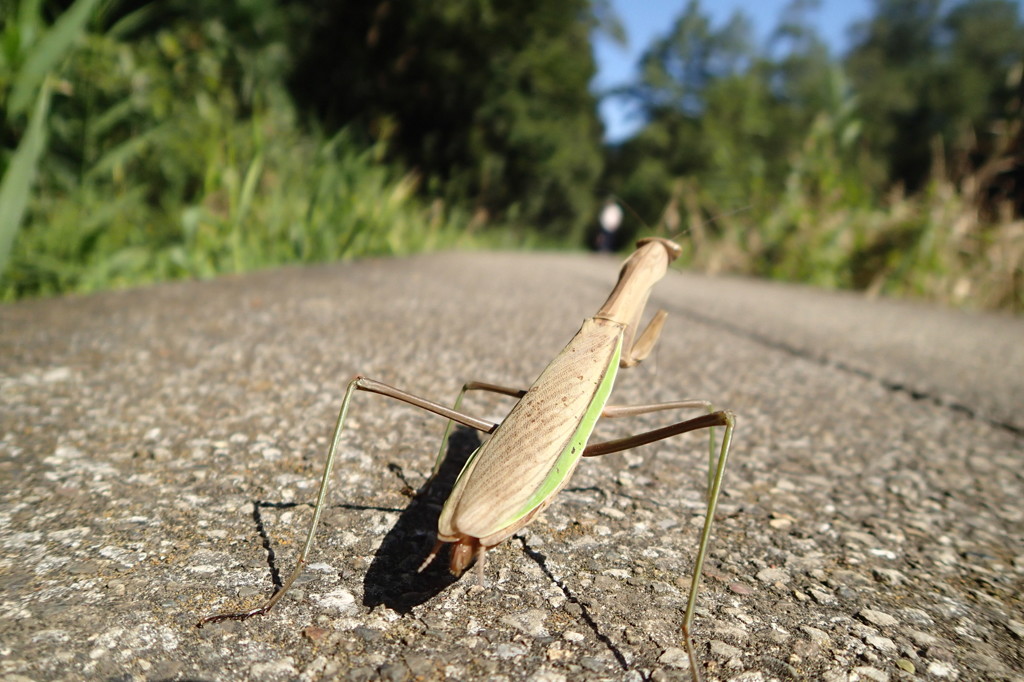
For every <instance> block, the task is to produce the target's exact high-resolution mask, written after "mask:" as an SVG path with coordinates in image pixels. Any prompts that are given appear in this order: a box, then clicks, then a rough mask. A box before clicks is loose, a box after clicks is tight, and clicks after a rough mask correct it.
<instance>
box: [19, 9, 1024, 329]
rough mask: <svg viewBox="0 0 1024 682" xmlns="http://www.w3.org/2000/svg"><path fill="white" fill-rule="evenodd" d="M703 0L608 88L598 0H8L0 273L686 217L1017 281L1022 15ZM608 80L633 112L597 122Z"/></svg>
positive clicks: (45, 288) (924, 282) (990, 302)
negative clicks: (611, 212) (763, 6)
mask: <svg viewBox="0 0 1024 682" xmlns="http://www.w3.org/2000/svg"><path fill="white" fill-rule="evenodd" d="M813 11H814V6H813V3H812V2H808V1H807V0H796V1H795V2H794V3H793V4H792V5H791V6H790V7H789V9H788V10H787V11H786V12H785V13H784V14H783V15H782V16H781V17H780V18H779V23H778V26H777V28H776V30H775V32H774V33H773V34H772V36H771V38H770V40H769V41H768V42H767V43H765V44H755V42H754V41H753V39H752V30H751V26H750V25H749V23H748V21H747V20H746V19H745V18H744V17H743V16H742V15H737V16H736V17H734V18H733V19H732V20H731V21H729V22H727V23H726V24H724V25H721V26H716V25H713V24H712V23H711V22H710V21H709V19H708V18H707V14H706V13H705V12H704V10H703V9H702V7H701V5H700V4H699V3H698V2H696V1H694V2H691V3H690V4H689V5H688V6H687V7H685V8H684V9H683V10H682V12H681V13H680V15H679V17H678V19H677V20H676V22H675V23H674V24H673V25H671V26H667V27H666V31H665V33H664V35H662V36H661V37H660V38H659V39H658V40H656V41H655V42H654V43H652V44H651V45H650V46H648V48H647V50H646V52H645V54H644V56H643V58H642V59H641V62H640V64H638V70H637V73H638V76H637V78H636V80H635V82H634V83H632V84H630V85H629V86H626V87H623V88H621V89H618V90H616V91H615V92H608V93H595V92H593V91H592V89H591V82H592V80H593V76H594V73H595V67H594V61H593V57H592V54H591V49H590V41H591V39H592V37H593V36H595V35H597V34H603V35H610V36H616V35H621V28H620V27H619V24H618V21H617V19H616V17H615V16H614V15H613V13H612V12H611V10H610V7H609V5H608V4H607V3H606V2H603V1H602V0H593V1H592V2H591V1H588V0H568V1H566V2H560V3H550V2H543V1H542V0H516V1H512V2H508V1H505V2H499V1H498V0H472V1H466V2H449V3H419V2H414V1H413V0H359V1H356V0H353V1H352V2H345V3H335V2H329V1H328V0H305V1H302V2H288V3H286V2H283V1H281V0H230V1H228V2H224V3H212V4H211V3H205V4H204V3H200V4H198V5H197V4H196V3H190V2H186V1H185V0H163V1H161V2H146V1H145V0H132V1H129V0H120V1H118V0H74V1H64V2H47V1H45V0H12V1H11V2H8V3H4V5H3V8H2V9H0V24H2V27H0V111H2V120H0V296H2V298H3V299H4V300H15V299H19V298H24V297H31V296H40V295H55V294H62V293H67V292H88V291H96V290H101V289H106V288H110V287H123V286H134V285H138V284H141V283H147V282H153V281H161V280H167V279H174V278H183V277H190V278H201V277H212V276H215V275H217V274H219V273H227V272H244V271H249V270H252V269H256V268H265V267H272V266H275V265H279V264H284V263H303V262H318V261H334V260H339V259H345V258H355V257H360V256H365V255H380V254H402V253H411V252H416V251H422V250H429V249H437V248H447V247H453V246H473V247H490V246H502V247H530V246H533V247H536V246H544V247H546V248H581V247H585V246H588V245H590V244H592V243H593V236H594V228H595V224H596V214H597V211H598V210H599V208H600V205H601V203H602V202H603V201H604V200H605V198H607V197H615V198H616V199H617V200H618V201H619V202H620V203H621V204H622V205H623V207H624V208H626V211H627V220H626V222H625V224H624V225H623V228H622V230H621V233H620V235H619V237H620V238H619V242H620V245H621V246H622V247H624V248H628V247H629V245H630V243H631V241H632V239H633V238H634V237H636V236H638V235H639V234H641V233H649V232H652V231H657V232H660V233H661V234H668V235H677V234H682V235H683V236H682V237H680V239H679V241H680V242H681V243H682V244H683V245H684V247H685V254H684V262H685V263H686V264H687V265H688V266H690V267H695V268H699V269H702V270H705V271H708V272H713V273H742V274H752V275H757V276H765V277H772V278H777V279H786V280H791V281H799V282H807V283H811V284H814V285H817V286H824V287H835V288H849V289H857V290H863V291H867V292H869V293H884V294H889V295H897V296H911V297H918V298H923V299H927V300H934V301H940V302H943V303H947V304H953V305H961V306H967V307H973V308H987V309H1002V310H1007V311H1013V312H1018V313H1019V312H1021V311H1024V131H1022V121H1024V108H1022V100H1024V83H1022V71H1024V52H1022V49H1021V47H1020V46H1021V45H1024V20H1022V17H1021V8H1020V5H1019V4H1018V3H1016V2H1013V1H1012V0H966V1H961V2H957V3H942V2H938V0H876V2H875V4H874V10H873V15H872V16H871V17H870V18H869V19H868V20H866V21H865V22H864V23H862V24H860V25H858V26H855V27H851V30H852V31H853V33H852V36H853V40H852V47H851V49H850V51H849V52H848V53H846V54H843V55H835V54H832V53H830V51H829V50H828V48H827V47H826V46H825V45H824V44H823V43H822V42H821V40H820V38H819V37H818V36H817V35H816V34H815V33H814V31H813V30H812V29H811V28H810V22H809V18H810V17H811V16H812V14H811V13H813ZM601 97H617V98H622V99H624V100H625V101H627V102H628V103H630V104H631V106H632V108H633V109H634V110H635V111H636V115H637V116H638V117H639V120H640V121H642V127H641V128H640V130H639V132H638V133H637V134H636V135H635V136H633V137H631V138H630V139H628V140H625V141H622V142H618V143H616V144H605V143H603V142H602V134H603V131H602V128H601V124H600V122H599V119H598V117H597V104H598V102H599V99H600V98H601Z"/></svg>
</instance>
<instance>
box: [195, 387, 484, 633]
mask: <svg viewBox="0 0 1024 682" xmlns="http://www.w3.org/2000/svg"><path fill="white" fill-rule="evenodd" d="M356 391H366V392H368V393H377V394H379V395H383V396H387V397H389V398H394V399H395V400H400V401H401V402H404V403H407V404H409V405H412V406H413V407H418V408H420V409H423V410H426V411H427V412H433V413H434V414H437V415H440V416H442V417H447V418H448V420H449V422H448V424H449V426H451V422H452V421H457V422H459V423H460V424H463V425H465V426H468V427H470V428H474V429H478V430H480V431H492V430H494V428H496V425H495V424H492V423H491V422H489V421H485V420H483V419H477V418H476V417H471V416H469V415H467V414H463V413H461V412H459V411H458V410H451V409H448V408H447V407H445V406H443V405H441V404H439V403H435V402H433V401H430V400H426V399H425V398H420V397H419V396H416V395H413V394H412V393H407V392H405V391H402V390H401V389H397V388H395V387H394V386H388V385H387V384H382V383H381V382H379V381H374V380H373V379H368V378H366V377H362V376H356V377H355V378H353V379H352V381H350V382H349V384H348V388H347V389H346V390H345V397H344V398H343V399H342V401H341V409H340V410H339V411H338V420H337V422H336V423H335V425H334V436H333V437H332V439H331V447H330V449H329V450H328V451H327V461H326V462H325V463H324V470H323V474H322V475H321V477H320V488H319V490H318V491H317V496H316V505H315V506H314V507H313V518H312V520H311V521H310V523H309V531H308V532H307V534H306V541H305V544H304V545H303V546H302V551H301V552H299V558H298V562H297V563H296V566H295V568H294V569H293V570H292V572H291V573H290V574H289V575H288V578H287V579H286V580H285V581H284V583H282V584H281V587H280V588H279V589H278V590H277V591H275V592H274V593H273V594H272V595H271V596H270V598H269V599H267V601H266V602H265V603H264V604H263V605H262V606H259V607H257V608H255V609H250V610H248V611H239V612H235V613H220V614H216V615H213V616H207V617H206V618H203V619H202V620H200V621H199V622H198V623H196V627H203V626H204V625H206V624H207V623H218V622H220V621H224V620H245V619H246V618H251V617H252V616H259V615H262V614H264V613H266V612H267V611H269V610H270V609H272V608H273V607H274V605H275V604H276V603H277V602H278V601H280V600H281V597H283V596H284V593H285V592H287V591H288V588H290V587H291V586H292V583H294V582H295V580H296V578H298V577H299V576H300V575H301V574H302V571H303V570H304V568H305V566H306V561H307V560H308V559H309V552H310V550H311V549H312V548H313V538H314V537H315V536H316V528H317V526H318V525H319V523H320V516H321V514H322V513H323V510H324V506H325V502H326V500H327V491H328V488H329V484H330V481H331V472H332V471H333V470H334V462H335V460H336V459H337V455H338V445H339V443H340V442H341V433H342V430H343V429H344V427H345V417H346V416H348V408H349V403H351V401H352V396H353V395H355V392H356Z"/></svg>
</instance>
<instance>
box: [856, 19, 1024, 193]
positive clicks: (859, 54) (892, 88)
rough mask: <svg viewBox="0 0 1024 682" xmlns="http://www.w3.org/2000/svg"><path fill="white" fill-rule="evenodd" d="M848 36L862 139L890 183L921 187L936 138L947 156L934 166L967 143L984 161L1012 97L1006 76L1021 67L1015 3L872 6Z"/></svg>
mask: <svg viewBox="0 0 1024 682" xmlns="http://www.w3.org/2000/svg"><path fill="white" fill-rule="evenodd" d="M854 35H855V41H854V47H853V49H852V50H851V52H850V54H849V56H848V57H847V59H846V62H845V67H846V70H847V72H848V74H849V76H850V79H851V82H852V84H853V87H854V89H855V90H856V92H857V93H858V95H859V97H860V100H861V108H862V111H863V112H864V118H865V137H866V140H867V141H868V143H869V144H870V145H871V147H872V149H873V150H874V153H875V154H876V155H877V156H880V157H882V158H885V159H886V160H887V162H888V167H889V179H890V181H891V182H895V183H900V184H902V185H903V186H904V187H906V189H907V190H909V191H911V192H913V191H916V190H918V189H920V188H921V187H922V186H923V184H924V183H925V181H926V180H927V179H928V177H929V174H930V172H931V168H932V164H933V161H935V160H936V159H934V158H933V157H934V148H933V144H934V142H935V141H936V140H938V141H940V142H941V143H942V145H943V148H944V150H945V152H946V156H947V158H945V159H939V160H940V161H946V162H949V161H951V160H952V158H953V156H954V155H955V154H956V153H957V148H958V147H959V148H963V146H964V145H963V141H964V140H965V136H966V137H967V138H973V140H978V141H979V144H978V146H977V147H976V149H975V153H976V154H978V153H980V156H981V157H984V156H985V152H984V149H985V148H986V140H990V133H989V131H988V130H987V128H988V127H989V122H990V121H992V120H993V117H998V116H1002V115H1004V113H1005V107H1006V105H1007V103H1008V102H1009V101H1010V98H1011V97H1012V90H1011V89H1010V88H1009V87H1008V86H1007V74H1008V72H1009V70H1010V69H1011V68H1012V67H1013V65H1014V64H1015V63H1019V62H1020V60H1021V59H1022V52H1021V45H1024V26H1022V24H1021V19H1020V16H1019V10H1018V7H1017V5H1016V4H1015V3H1013V2H1011V1H1010V0H968V1H967V2H962V3H959V4H957V5H955V6H953V7H952V8H951V9H950V10H949V11H948V12H947V13H945V14H943V13H942V3H941V2H940V0H875V11H874V14H873V16H872V17H871V18H870V19H869V20H868V21H866V22H863V23H861V24H859V25H858V26H856V27H855V30H854ZM973 140H972V141H970V142H968V143H967V144H968V146H972V147H973V146H974V143H973ZM981 161H982V159H981V158H978V157H976V158H975V163H979V162H981Z"/></svg>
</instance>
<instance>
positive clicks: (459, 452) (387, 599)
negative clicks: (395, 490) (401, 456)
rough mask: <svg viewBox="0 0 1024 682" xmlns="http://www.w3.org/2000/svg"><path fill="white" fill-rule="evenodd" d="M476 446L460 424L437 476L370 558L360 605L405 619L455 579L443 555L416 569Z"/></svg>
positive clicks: (477, 441)
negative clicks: (378, 607)
mask: <svg viewBox="0 0 1024 682" xmlns="http://www.w3.org/2000/svg"><path fill="white" fill-rule="evenodd" d="M479 445H480V437H479V435H478V434H477V432H476V431H474V430H473V429H469V428H466V427H463V426H459V427H457V428H456V429H455V430H454V431H453V432H452V435H451V437H450V438H449V440H448V452H447V453H446V455H445V458H444V461H443V462H442V463H441V468H440V469H439V470H438V472H437V475H436V476H434V478H433V479H432V480H431V481H430V482H429V484H428V485H427V486H425V488H424V490H422V491H421V492H419V493H418V494H416V495H415V496H414V497H413V498H412V501H411V502H410V503H409V506H408V507H406V509H405V511H403V512H402V515H401V516H400V517H399V518H398V521H397V523H395V525H394V527H393V528H392V529H391V530H390V531H388V534H387V535H386V536H384V540H383V541H382V542H381V544H380V548H379V549H378V550H377V553H376V554H375V555H374V557H373V561H372V562H371V563H370V567H369V569H367V571H366V576H365V577H364V579H363V605H364V606H367V607H369V608H371V609H372V608H374V607H377V606H380V605H382V604H383V605H384V606H387V607H388V608H389V609H392V610H394V611H396V612H398V613H401V614H403V615H404V614H406V613H409V612H410V611H411V610H412V609H413V608H414V607H416V606H419V605H420V604H422V603H424V602H426V601H429V600H430V599H432V598H433V597H434V596H436V595H437V594H439V593H440V592H442V591H443V590H444V589H446V588H447V587H448V586H449V585H452V584H453V583H454V582H455V581H457V580H458V578H457V577H455V576H454V575H452V574H451V572H450V571H449V570H448V557H447V552H445V551H442V552H440V553H438V555H437V557H436V558H435V559H434V561H433V562H431V564H430V565H429V566H427V567H426V568H424V569H423V571H419V570H418V569H419V568H420V566H421V565H422V563H423V561H424V559H426V558H427V556H428V555H429V554H430V550H431V549H432V548H433V546H434V541H435V539H436V537H437V520H438V518H439V517H440V516H441V508H442V507H443V506H444V501H445V500H446V499H448V495H450V494H451V491H452V488H453V487H454V486H455V479H456V478H458V475H459V472H460V471H462V467H463V465H464V464H465V463H466V460H468V459H469V456H470V455H471V454H472V453H473V451H474V450H476V448H477V447H479ZM389 468H390V469H391V470H392V471H393V472H395V473H396V475H397V476H398V477H399V478H401V479H402V480H403V481H404V480H405V479H404V476H403V474H402V469H401V467H400V466H398V465H397V464H390V465H389Z"/></svg>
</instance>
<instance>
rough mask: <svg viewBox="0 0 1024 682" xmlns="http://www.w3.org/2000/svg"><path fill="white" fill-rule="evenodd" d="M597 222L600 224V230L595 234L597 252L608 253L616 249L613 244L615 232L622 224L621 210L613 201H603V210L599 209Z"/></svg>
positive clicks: (615, 245) (616, 245)
mask: <svg viewBox="0 0 1024 682" xmlns="http://www.w3.org/2000/svg"><path fill="white" fill-rule="evenodd" d="M597 221H598V222H599V223H600V224H601V230H600V231H599V232H598V233H597V250H598V251H601V252H603V253H610V252H612V251H614V250H615V249H616V248H617V247H618V244H616V243H615V232H616V231H617V230H618V229H619V225H621V224H622V209H621V208H619V205H618V204H617V203H616V202H615V200H614V199H611V198H608V199H605V201H604V208H602V209H601V215H599V216H598V218H597Z"/></svg>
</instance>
